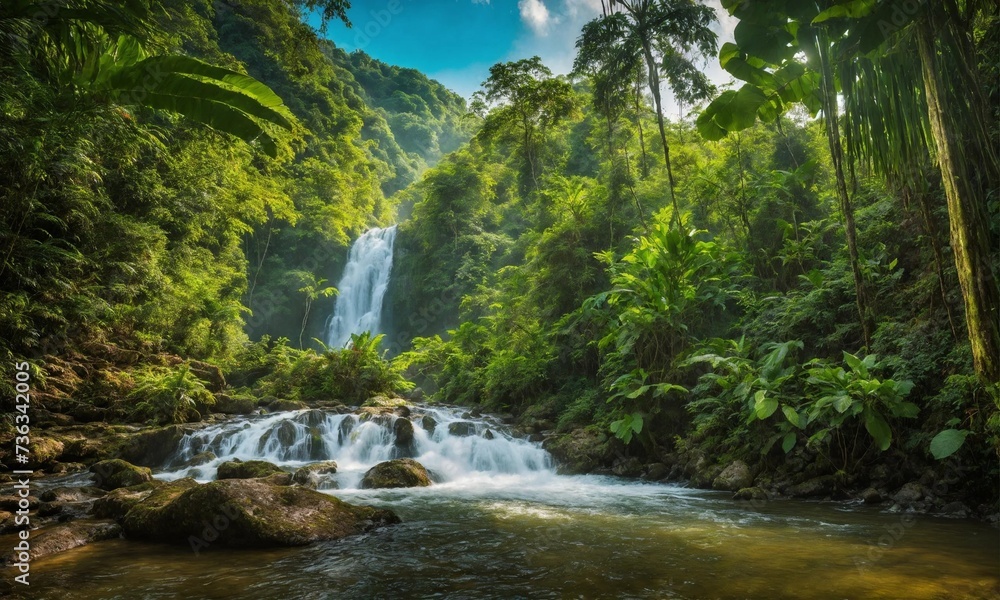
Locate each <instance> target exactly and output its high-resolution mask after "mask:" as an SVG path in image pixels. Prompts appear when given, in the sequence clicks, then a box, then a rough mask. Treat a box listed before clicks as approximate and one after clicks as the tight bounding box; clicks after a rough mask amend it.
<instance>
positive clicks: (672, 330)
mask: <svg viewBox="0 0 1000 600" xmlns="http://www.w3.org/2000/svg"><path fill="white" fill-rule="evenodd" d="M612 4H614V3H612ZM619 4H620V5H622V6H623V7H624V8H621V9H620V10H616V11H614V12H613V13H612V14H610V15H608V16H607V17H604V18H601V19H598V20H597V21H594V22H593V23H591V24H589V25H588V26H587V28H585V29H584V31H583V33H582V35H581V37H580V39H579V41H578V43H577V47H578V50H579V54H578V58H577V62H576V71H575V72H574V74H573V75H572V76H571V77H569V78H566V77H556V76H553V75H552V74H551V72H549V70H548V69H546V68H545V66H544V65H542V64H540V63H539V62H538V60H537V59H535V60H522V61H517V62H511V63H503V64H498V65H496V66H494V67H493V69H491V73H490V78H489V79H488V80H487V81H486V82H485V83H484V88H483V92H482V95H481V98H479V99H478V100H479V102H478V103H475V104H474V106H473V109H474V110H477V111H478V112H479V114H480V115H481V116H482V117H483V118H484V121H483V126H482V128H481V129H480V130H479V131H478V133H477V134H476V137H475V139H474V140H473V141H472V142H471V143H470V145H469V146H467V147H466V148H463V149H462V150H461V151H460V152H456V153H454V154H452V155H450V156H448V157H447V158H446V159H445V161H444V163H443V164H442V165H440V166H438V167H436V168H434V169H432V170H431V171H430V172H428V173H427V174H426V175H425V176H424V178H423V179H422V181H420V182H419V183H418V184H416V185H414V186H413V187H412V188H411V189H410V190H407V191H406V192H404V195H403V198H404V199H406V200H410V199H411V198H412V199H414V200H415V207H414V210H413V216H412V218H411V219H409V220H408V221H406V222H404V223H403V224H402V225H401V227H402V229H401V233H400V241H399V242H398V244H399V246H400V249H399V250H398V251H397V259H396V260H397V262H396V265H395V266H394V268H395V269H396V270H397V272H398V273H400V274H399V275H397V276H396V278H395V279H394V281H395V284H396V286H397V287H396V288H395V290H396V291H395V293H393V290H392V289H390V298H389V300H388V301H389V302H390V305H389V306H390V309H391V310H390V313H391V314H392V315H395V319H396V321H395V323H394V329H393V330H392V334H391V335H395V336H397V338H395V341H397V342H398V343H399V344H400V345H401V346H404V347H406V346H407V344H408V342H409V340H411V339H412V348H413V349H412V351H410V352H407V353H405V354H403V355H402V356H401V357H400V358H399V359H398V360H399V361H400V362H402V364H404V365H406V366H408V368H409V369H410V373H411V376H413V377H415V378H417V380H418V383H420V385H421V386H423V387H424V388H426V389H432V390H434V397H435V398H438V399H440V400H442V401H447V402H453V403H458V404H480V405H483V406H485V407H488V408H489V409H492V410H498V411H507V412H513V413H515V414H518V415H524V421H523V422H524V423H525V426H526V431H528V432H530V433H540V432H541V431H544V430H549V429H554V430H556V431H559V432H562V433H567V434H568V435H566V436H564V437H562V438H557V440H554V441H553V442H552V443H551V448H552V450H553V451H554V452H556V453H557V456H559V455H561V456H563V457H564V458H565V459H566V460H567V461H569V462H570V463H571V464H573V465H574V468H582V469H585V470H586V469H592V468H595V467H597V466H598V465H605V466H606V465H608V464H609V463H613V464H614V470H615V472H616V473H620V474H627V475H633V476H634V475H640V474H642V473H644V472H648V468H647V467H646V466H645V465H646V464H647V463H650V462H652V463H657V462H664V463H666V464H667V465H670V466H672V467H673V474H674V475H680V476H683V477H690V478H694V479H695V480H697V481H700V483H701V484H709V483H710V482H711V480H712V479H714V478H715V476H716V475H717V474H718V472H719V471H720V470H721V469H722V466H724V465H726V464H728V463H729V462H730V461H731V460H732V459H734V458H741V459H745V460H746V461H747V462H749V463H750V464H758V465H760V467H761V468H762V469H763V470H765V471H768V472H773V473H775V481H776V482H777V481H779V480H786V481H787V480H789V479H791V480H795V479H797V478H800V477H802V476H803V475H802V474H801V473H802V470H803V469H804V467H805V466H806V465H808V472H809V474H810V475H816V474H828V475H830V479H829V480H828V481H827V482H826V483H825V485H827V486H828V489H830V490H832V489H833V488H842V489H854V488H864V487H865V486H866V485H867V484H868V483H869V482H871V483H873V484H876V486H878V485H890V486H891V485H899V484H901V483H903V480H904V479H906V478H907V477H910V478H918V477H920V475H921V474H922V473H923V472H924V469H925V468H927V467H930V468H932V469H933V468H934V466H935V464H938V465H939V467H938V468H940V463H936V461H935V459H943V458H945V457H947V456H950V455H952V454H953V453H956V452H957V453H959V455H960V456H961V457H962V461H963V464H965V465H966V466H967V467H968V468H969V469H970V470H969V471H968V472H967V473H966V477H967V480H966V481H965V484H967V485H968V486H969V487H970V488H978V489H977V491H976V494H977V495H978V497H979V498H982V499H987V498H992V499H993V500H992V501H993V502H995V500H996V486H995V483H996V480H997V456H998V454H997V452H998V451H1000V435H998V434H1000V416H998V412H997V408H998V406H1000V404H998V402H1000V396H998V395H997V387H996V381H997V380H998V371H997V368H998V367H997V361H996V357H997V356H998V353H997V345H996V344H997V339H998V337H997V314H998V313H997V306H998V304H997V284H996V279H995V276H994V273H995V272H996V268H997V265H998V263H997V260H998V252H997V250H998V244H997V240H998V238H997V235H998V233H1000V215H998V209H1000V199H998V197H997V189H998V188H997V179H996V177H997V174H998V171H997V164H998V163H997V156H996V148H997V133H998V132H997V128H996V123H997V115H998V112H997V111H998V109H1000V103H998V101H1000V94H998V93H1000V88H998V79H997V64H996V60H995V55H996V52H997V50H998V48H997V44H998V41H1000V40H998V37H997V33H998V29H997V22H996V18H997V16H996V14H995V12H994V13H992V14H991V13H990V12H989V11H987V10H986V9H987V7H986V6H985V5H980V4H977V3H972V2H970V3H967V4H962V5H950V4H949V5H948V6H947V7H945V6H937V5H935V6H934V7H927V9H926V11H927V14H924V13H921V14H920V15H919V16H911V17H912V18H908V20H907V21H906V23H904V24H903V25H900V26H897V27H895V28H894V29H893V31H892V32H891V35H888V37H886V38H880V37H878V36H877V35H875V33H876V32H875V28H876V25H877V23H878V22H879V20H880V19H884V18H885V14H882V12H885V11H887V10H889V8H886V7H882V8H880V9H879V10H876V11H875V12H873V13H872V14H867V13H868V11H869V9H870V7H869V8H867V9H865V10H861V9H857V10H856V7H854V8H849V7H853V4H860V3H853V4H852V3H835V4H833V5H832V6H831V7H830V8H829V9H827V10H826V11H824V12H822V13H821V14H817V13H818V11H817V10H816V9H815V7H813V8H802V7H801V6H800V5H799V4H798V3H791V2H786V3H781V2H770V3H768V2H764V3H759V4H758V3H754V5H753V6H743V5H741V4H740V3H733V7H732V8H731V9H730V10H731V11H732V12H733V13H734V14H735V15H736V16H737V17H739V18H740V25H739V27H738V28H737V30H736V41H737V43H736V44H733V43H727V44H725V45H723V46H722V48H721V49H720V50H719V52H718V54H719V56H720V57H721V60H722V64H723V66H724V67H725V68H726V70H727V71H728V72H729V73H731V74H732V75H733V76H734V77H735V78H736V79H738V80H740V82H739V83H740V87H735V86H734V88H733V89H731V90H726V91H721V93H720V91H719V90H715V89H713V88H712V87H711V85H710V84H709V83H708V82H707V81H706V80H705V79H704V76H703V75H702V74H701V72H700V70H699V69H698V68H697V64H696V62H697V61H692V60H691V58H690V57H703V56H707V57H709V58H710V59H712V58H713V57H714V55H715V37H714V35H713V34H712V33H711V31H710V30H709V29H708V25H709V23H710V19H711V17H710V11H707V10H706V9H703V8H698V7H696V6H694V5H692V6H689V7H688V8H687V9H686V10H689V11H690V14H688V15H686V16H685V17H684V18H683V19H682V20H680V23H682V25H677V24H675V23H676V22H677V21H668V24H665V25H662V26H661V28H660V29H658V30H652V31H650V30H647V29H644V27H646V25H644V23H646V21H644V19H647V20H652V21H655V17H656V15H655V14H644V13H642V12H637V11H639V9H638V8H634V7H633V6H632V4H630V3H628V2H626V3H619ZM634 4H635V7H640V6H644V5H643V3H634ZM666 4H668V5H669V4H671V3H666ZM680 4H683V3H680ZM869 4H873V3H869ZM866 6H867V5H866ZM776 7H780V8H781V10H782V11H783V12H775V8H776ZM647 8H648V9H649V10H651V11H654V9H652V8H649V7H647ZM644 10H645V9H644ZM677 10H680V9H679V8H678V9H677ZM880 10H881V11H882V12H880ZM654 12H655V11H654ZM860 13H865V14H860ZM854 18H860V19H861V23H862V27H860V28H856V29H855V28H849V27H853V25H849V24H851V23H853V21H852V19H854ZM928 20H930V21H934V22H937V23H943V24H944V25H942V26H941V27H940V31H935V32H934V33H933V35H931V34H929V33H928V32H927V31H925V29H926V28H927V27H928V26H929V25H928V23H927V21H928ZM786 21H787V22H788V23H793V24H795V25H796V28H798V31H797V32H795V31H794V29H795V28H792V27H791V26H789V27H787V29H788V30H789V31H791V33H788V32H785V31H784V29H786V27H785V26H784V25H782V23H785V22H786ZM818 22H822V23H821V24H819V25H816V23H818ZM810 24H813V25H810ZM776 31H778V32H780V33H781V35H777V36H774V35H772V34H774V32H776ZM643 36H649V39H648V40H647V39H644V38H643ZM928 46H930V47H928ZM647 48H648V49H650V51H651V54H649V53H646V55H645V56H644V50H645V49H647ZM802 55H804V56H805V59H804V60H803V59H802ZM657 65H659V66H657ZM960 66H961V67H962V68H959V67H960ZM922 69H923V70H922ZM928 69H930V70H931V72H932V73H933V74H934V75H933V80H934V84H935V85H934V86H931V85H930V83H928V77H929V76H928V71H927V70H928ZM658 73H659V74H658ZM657 77H662V78H665V79H666V80H667V81H666V82H667V84H668V86H669V88H670V90H671V92H672V93H673V94H674V97H675V98H677V100H678V101H679V102H680V103H682V104H683V105H684V106H688V107H691V113H690V118H689V119H684V120H680V121H669V122H664V120H663V119H662V117H661V118H660V119H658V118H657V116H658V115H660V114H661V111H659V110H658V109H657V106H658V105H659V103H660V99H659V98H658V89H659V81H658V80H657ZM743 82H745V83H743ZM650 86H652V87H650ZM932 94H933V95H932ZM934 95H936V96H937V97H936V98H935V97H934ZM838 96H839V97H838ZM651 98H652V99H653V102H650V99H651ZM817 115H819V117H818V118H817ZM827 115H832V118H827ZM946 153H953V154H952V156H953V158H954V160H953V162H948V161H947V160H946V159H945V158H944V156H945V154H946ZM972 315H979V316H975V317H973V316H972ZM442 328H447V329H449V331H448V335H438V334H436V332H437V331H438V330H440V329H442ZM414 338H415V339H414ZM612 433H613V434H614V435H613V436H612V435H611V434H612ZM612 437H613V438H617V440H619V441H620V442H621V443H618V442H617V441H616V440H615V439H609V438H612ZM701 457H709V462H708V464H709V465H713V464H718V466H717V467H714V468H711V467H709V468H707V469H706V468H705V465H704V464H699V458H701ZM702 463H703V461H702ZM878 464H882V465H889V466H890V467H891V469H892V471H891V473H892V475H891V478H892V479H893V481H891V482H889V481H885V475H882V476H881V480H880V477H879V476H877V475H875V476H873V475H872V472H873V471H872V469H873V467H874V466H875V465H878ZM696 465H697V466H696ZM876 472H877V473H883V474H884V473H888V472H890V471H886V470H885V469H884V468H883V470H881V471H876ZM980 486H981V487H980Z"/></svg>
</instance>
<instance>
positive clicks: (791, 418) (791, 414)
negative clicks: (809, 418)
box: [781, 406, 802, 429]
mask: <svg viewBox="0 0 1000 600" xmlns="http://www.w3.org/2000/svg"><path fill="white" fill-rule="evenodd" d="M781 412H783V413H785V418H786V419H788V422H789V423H791V424H792V425H795V426H796V427H798V428H799V429H802V422H801V419H799V413H798V412H796V411H795V409H794V408H792V407H791V406H782V407H781Z"/></svg>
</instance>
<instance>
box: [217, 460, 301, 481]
mask: <svg viewBox="0 0 1000 600" xmlns="http://www.w3.org/2000/svg"><path fill="white" fill-rule="evenodd" d="M276 473H284V471H282V470H281V467H279V466H278V465H275V464H272V463H269V462H267V461H266V460H248V461H246V462H243V461H242V460H240V459H238V458H234V459H233V460H230V461H226V462H224V463H222V464H220V465H219V472H218V475H216V477H217V478H218V479H256V478H257V477H268V476H270V475H274V474H276Z"/></svg>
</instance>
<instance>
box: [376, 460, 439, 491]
mask: <svg viewBox="0 0 1000 600" xmlns="http://www.w3.org/2000/svg"><path fill="white" fill-rule="evenodd" d="M430 484H431V478H430V476H429V475H428V474H427V469H425V468H424V466H423V465H422V464H420V463H418V462H417V461H415V460H413V459H412V458H397V459H395V460H388V461H385V462H381V463H379V464H377V465H375V466H374V467H372V468H371V469H368V472H367V473H365V476H364V477H363V478H362V479H361V488H362V489H383V488H405V487H426V486H429V485H430Z"/></svg>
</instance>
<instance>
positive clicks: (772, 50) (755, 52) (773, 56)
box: [733, 15, 795, 65]
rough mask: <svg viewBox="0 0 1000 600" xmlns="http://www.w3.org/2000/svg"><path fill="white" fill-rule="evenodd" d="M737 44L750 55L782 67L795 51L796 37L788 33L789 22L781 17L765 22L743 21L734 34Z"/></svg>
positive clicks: (774, 16) (775, 16)
mask: <svg viewBox="0 0 1000 600" xmlns="http://www.w3.org/2000/svg"><path fill="white" fill-rule="evenodd" d="M733 37H734V38H735V40H736V44H737V45H738V46H739V47H740V48H741V49H742V50H743V51H744V52H746V53H747V54H748V55H750V56H756V57H758V58H761V59H763V60H766V61H767V62H769V63H771V64H774V65H780V64H781V63H783V62H784V61H786V60H788V59H790V58H791V57H792V56H793V55H794V54H795V50H794V48H793V47H792V45H793V43H794V42H795V37H794V36H793V35H792V34H790V33H789V32H788V29H787V21H785V20H783V19H782V18H781V17H780V15H773V17H772V18H769V19H767V20H766V21H765V20H741V21H740V22H739V24H738V25H737V26H736V30H735V31H734V32H733Z"/></svg>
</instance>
